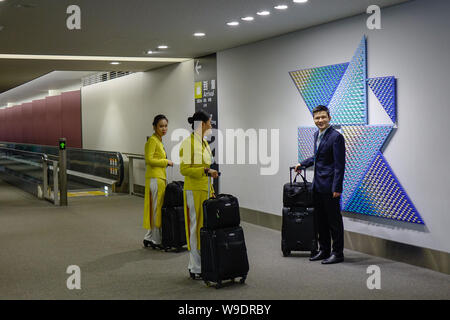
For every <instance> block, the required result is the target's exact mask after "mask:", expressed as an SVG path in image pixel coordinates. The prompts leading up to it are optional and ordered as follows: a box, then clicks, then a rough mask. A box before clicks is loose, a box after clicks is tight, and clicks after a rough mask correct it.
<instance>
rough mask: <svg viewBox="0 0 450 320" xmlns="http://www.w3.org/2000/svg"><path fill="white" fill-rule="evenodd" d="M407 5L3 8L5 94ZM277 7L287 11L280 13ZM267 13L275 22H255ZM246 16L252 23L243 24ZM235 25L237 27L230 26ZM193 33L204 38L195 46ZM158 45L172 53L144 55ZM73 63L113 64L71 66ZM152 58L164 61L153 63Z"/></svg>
mask: <svg viewBox="0 0 450 320" xmlns="http://www.w3.org/2000/svg"><path fill="white" fill-rule="evenodd" d="M406 1H409V0H309V1H308V2H307V3H299V4H298V3H293V2H292V0H4V1H1V0H0V43H1V46H0V93H2V92H5V91H7V90H9V89H11V88H14V87H17V86H19V85H21V84H24V83H26V82H29V81H30V80H32V79H35V78H38V77H40V76H42V75H44V74H48V73H49V72H51V71H54V70H62V71H64V70H70V71H86V70H88V71H95V70H98V71H105V70H110V71H114V70H115V71H146V70H150V69H154V68H158V67H161V66H164V65H167V64H170V63H174V62H177V61H184V60H186V59H189V58H194V57H199V56H203V55H207V54H209V53H213V52H217V51H221V50H224V49H228V48H233V47H236V46H240V45H243V44H248V43H252V42H256V41H260V40H263V39H267V38H271V37H274V36H278V35H281V34H285V33H289V32H292V31H296V30H300V29H304V28H308V27H311V26H314V25H319V24H323V23H327V22H331V21H335V20H338V19H342V18H346V17H350V16H354V15H358V14H362V13H365V12H366V9H367V7H368V6H369V5H372V4H377V5H379V6H380V7H385V6H391V5H395V4H399V3H402V2H406ZM73 4H75V5H78V6H79V7H80V9H81V30H69V29H68V28H67V26H66V20H67V18H68V17H69V16H70V14H67V13H66V10H67V8H68V6H69V5H73ZM278 4H287V5H288V6H289V8H288V9H287V10H282V11H281V10H275V9H274V8H273V7H274V6H275V5H278ZM263 9H265V10H269V11H270V12H271V14H270V15H269V16H264V17H263V16H258V15H256V12H257V11H261V10H263ZM248 15H251V16H253V17H254V18H255V19H254V21H252V22H245V21H242V20H240V18H241V17H244V16H248ZM232 20H236V21H239V22H240V25H239V26H237V27H230V26H227V25H226V23H227V22H229V21H232ZM195 32H204V33H206V36H205V37H202V38H196V37H194V36H193V33H195ZM161 44H165V45H167V46H169V48H168V49H165V50H157V51H156V53H154V54H152V55H148V54H146V52H147V50H155V49H156V48H157V46H159V45H161ZM19 54H20V55H52V56H54V55H59V56H60V57H42V56H34V57H27V56H17V55H19ZM6 55H8V56H6ZM10 55H12V56H10ZM69 55H70V56H102V57H104V56H108V57H111V58H102V60H97V61H90V58H88V57H84V58H74V59H72V60H68V57H67V56H69ZM118 57H138V58H142V59H140V60H141V61H127V60H128V58H124V59H122V60H123V61H121V64H119V65H111V64H110V62H111V61H112V60H115V59H116V60H117V59H118ZM155 57H157V58H160V60H159V61H155ZM166 58H172V59H171V60H166ZM173 58H175V59H173ZM72 75H73V74H72ZM2 95H3V94H0V96H2Z"/></svg>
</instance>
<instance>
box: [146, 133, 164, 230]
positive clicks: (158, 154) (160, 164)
mask: <svg viewBox="0 0 450 320" xmlns="http://www.w3.org/2000/svg"><path fill="white" fill-rule="evenodd" d="M168 163H169V162H168V160H167V159H166V151H165V150H164V145H163V143H162V141H161V140H160V138H159V137H158V136H157V135H156V134H153V135H152V136H151V137H150V138H149V139H148V141H147V143H146V144H145V166H146V170H145V199H144V228H145V229H151V228H152V227H156V228H160V227H161V208H162V205H163V201H164V192H165V189H166V167H167V164H168ZM152 178H153V179H157V182H158V203H157V206H156V221H153V212H152V211H153V209H152V208H153V206H152V203H151V202H152V200H151V199H152V197H151V191H150V179H152Z"/></svg>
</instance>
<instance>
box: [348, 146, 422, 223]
mask: <svg viewBox="0 0 450 320" xmlns="http://www.w3.org/2000/svg"><path fill="white" fill-rule="evenodd" d="M346 211H349V212H356V213H362V214H366V215H372V216H377V217H383V218H387V219H393V220H398V221H405V222H411V223H417V224H424V222H423V220H422V218H421V217H420V215H419V213H418V212H417V210H416V208H415V207H414V205H413V204H412V202H411V200H410V199H409V198H408V195H407V194H406V192H405V190H404V189H403V188H402V186H401V184H400V182H399V181H398V180H397V178H396V177H395V175H394V173H393V171H392V169H391V168H390V167H389V165H388V163H387V161H386V159H385V158H384V157H383V155H382V154H381V152H378V153H377V155H376V156H375V158H374V160H373V162H372V163H371V165H370V166H369V168H368V170H367V172H366V173H365V176H364V179H363V180H362V182H361V184H360V185H359V186H358V188H357V189H356V191H355V193H354V194H353V196H352V197H351V199H350V200H349V202H348V204H347V210H346Z"/></svg>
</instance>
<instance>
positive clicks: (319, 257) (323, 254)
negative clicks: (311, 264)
mask: <svg viewBox="0 0 450 320" xmlns="http://www.w3.org/2000/svg"><path fill="white" fill-rule="evenodd" d="M329 256H330V254H329V253H326V252H324V251H319V253H318V254H316V255H315V256H314V257H311V258H309V261H318V260H323V259H326V258H328V257H329Z"/></svg>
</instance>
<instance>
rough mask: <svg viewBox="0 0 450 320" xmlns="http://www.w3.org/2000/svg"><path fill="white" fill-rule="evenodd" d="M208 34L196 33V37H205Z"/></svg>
mask: <svg viewBox="0 0 450 320" xmlns="http://www.w3.org/2000/svg"><path fill="white" fill-rule="evenodd" d="M205 35H206V34H205V33H203V32H196V33H194V37H204V36H205Z"/></svg>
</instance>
